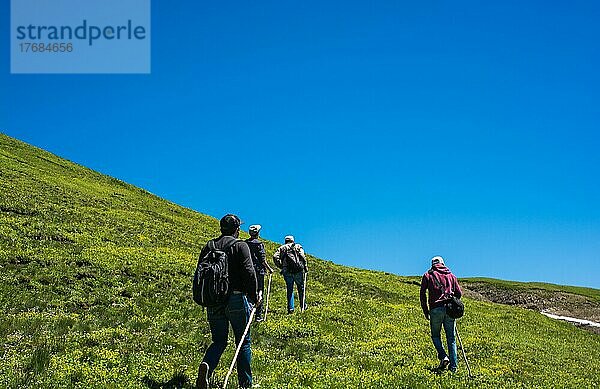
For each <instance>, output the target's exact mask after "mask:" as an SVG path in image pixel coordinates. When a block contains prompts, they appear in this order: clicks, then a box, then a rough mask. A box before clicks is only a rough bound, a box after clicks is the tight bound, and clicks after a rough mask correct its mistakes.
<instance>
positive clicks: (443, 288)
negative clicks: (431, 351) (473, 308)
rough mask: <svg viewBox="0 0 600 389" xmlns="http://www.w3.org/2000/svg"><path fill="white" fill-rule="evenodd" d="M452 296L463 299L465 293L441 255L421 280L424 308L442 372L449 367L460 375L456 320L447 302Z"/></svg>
mask: <svg viewBox="0 0 600 389" xmlns="http://www.w3.org/2000/svg"><path fill="white" fill-rule="evenodd" d="M426 292H428V293H429V299H428V298H427V296H426ZM450 295H454V296H456V297H458V298H460V297H461V296H462V290H461V289H460V285H459V284H458V280H457V279H456V277H455V276H454V274H452V273H451V272H450V269H448V268H447V267H446V265H445V264H444V259H443V258H442V257H440V256H435V257H433V258H431V269H429V270H428V271H427V272H426V273H425V274H423V278H422V279H421V296H420V298H421V308H422V309H423V314H424V315H425V319H427V320H429V325H430V328H431V339H432V340H433V345H434V346H435V349H436V350H437V355H438V359H439V360H440V365H439V366H438V370H440V371H441V370H444V369H445V368H446V367H448V365H449V366H450V367H449V368H450V371H452V372H456V370H457V369H458V358H457V354H456V338H455V336H456V327H455V322H454V319H453V318H451V317H450V316H448V315H447V314H446V307H445V302H446V300H447V298H448V296H450ZM428 303H429V308H428ZM442 326H444V332H445V333H446V342H447V346H448V353H449V354H450V355H448V354H447V353H446V350H444V346H443V345H442V338H441V336H440V334H441V330H442Z"/></svg>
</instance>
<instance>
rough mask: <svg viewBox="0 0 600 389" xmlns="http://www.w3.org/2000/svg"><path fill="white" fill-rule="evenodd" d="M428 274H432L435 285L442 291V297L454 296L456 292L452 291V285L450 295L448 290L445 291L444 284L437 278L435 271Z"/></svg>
mask: <svg viewBox="0 0 600 389" xmlns="http://www.w3.org/2000/svg"><path fill="white" fill-rule="evenodd" d="M428 273H429V274H431V277H432V278H433V282H435V285H436V286H437V287H438V288H440V289H441V290H442V296H450V297H452V296H454V292H453V291H452V285H450V294H448V293H446V290H445V289H444V286H443V285H442V283H441V282H440V281H439V280H438V279H437V277H436V276H435V272H434V271H433V270H429V272H428Z"/></svg>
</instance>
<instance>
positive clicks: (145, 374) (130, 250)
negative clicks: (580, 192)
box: [0, 135, 600, 388]
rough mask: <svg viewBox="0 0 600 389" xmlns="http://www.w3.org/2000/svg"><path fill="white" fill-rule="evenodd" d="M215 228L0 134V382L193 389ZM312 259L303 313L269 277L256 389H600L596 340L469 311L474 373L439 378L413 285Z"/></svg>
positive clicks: (475, 305) (515, 317) (526, 317)
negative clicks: (204, 264)
mask: <svg viewBox="0 0 600 389" xmlns="http://www.w3.org/2000/svg"><path fill="white" fill-rule="evenodd" d="M217 225H218V223H217V221H216V220H215V219H213V218H211V217H208V216H205V215H202V214H199V213H197V212H194V211H192V210H190V209H186V208H183V207H180V206H178V205H176V204H173V203H171V202H168V201H165V200H163V199H160V198H158V197H156V196H154V195H152V194H150V193H148V192H146V191H144V190H141V189H139V188H135V187H133V186H131V185H128V184H126V183H123V182H121V181H119V180H116V179H113V178H110V177H106V176H103V175H101V174H98V173H96V172H94V171H91V170H89V169H86V168H83V167H81V166H78V165H76V164H73V163H71V162H68V161H65V160H64V159H61V158H58V157H56V156H54V155H52V154H49V153H47V152H44V151H42V150H39V149H36V148H33V147H31V146H28V145H26V144H24V143H21V142H19V141H16V140H14V139H12V138H9V137H6V136H4V135H0V307H1V309H2V312H3V315H2V316H0V339H3V341H2V343H1V344H0V354H1V355H2V356H3V357H2V358H1V359H0V387H8V388H23V387H31V388H39V387H49V388H50V387H61V388H62V387H64V388H104V387H112V388H148V387H150V388H159V387H179V386H183V387H190V385H191V382H193V380H194V378H195V374H196V368H197V365H198V364H199V362H200V360H201V358H202V355H203V352H204V350H205V349H206V347H207V346H208V344H209V342H210V338H209V332H208V328H207V323H206V320H205V313H204V311H203V310H202V308H200V307H198V306H196V305H195V304H194V303H193V301H192V299H191V290H190V286H191V276H192V272H193V269H194V266H195V263H196V257H197V255H198V253H199V252H200V249H201V248H202V246H203V244H204V243H205V242H206V241H207V240H208V239H210V238H212V237H213V236H215V235H217ZM266 246H267V251H268V253H269V255H270V254H272V253H273V251H274V250H275V248H276V244H275V243H272V242H267V245H266ZM309 260H310V261H311V273H310V274H309V281H308V282H309V290H308V301H309V304H310V309H309V310H307V311H306V312H305V313H304V314H302V315H299V314H297V315H293V316H288V315H286V314H285V311H286V310H285V290H284V283H283V280H282V278H281V276H279V275H275V276H274V279H273V291H272V299H271V305H270V311H269V312H270V313H269V319H268V321H267V322H265V323H262V324H260V325H255V326H253V329H252V331H253V333H252V336H253V361H252V363H253V369H254V375H255V380H256V382H257V383H259V384H260V385H261V388H296V387H303V388H415V387H422V388H429V387H433V388H442V387H443V388H462V387H469V388H481V387H484V388H491V387H508V388H522V387H532V388H539V387H572V388H593V387H598V386H600V376H599V375H598V371H599V370H600V362H599V359H598V350H600V337H599V336H598V335H595V334H592V333H589V332H586V331H583V330H581V329H578V328H576V327H574V326H571V325H570V324H567V323H562V322H557V321H553V320H551V319H548V318H546V317H544V316H542V315H540V314H537V313H535V312H532V311H527V310H524V309H520V308H515V307H508V306H501V305H497V304H492V303H486V302H479V301H473V300H467V301H466V305H467V309H468V314H467V316H466V317H465V318H464V319H462V320H461V321H460V324H459V330H460V333H461V336H462V338H463V342H464V345H465V349H466V352H467V354H468V356H469V361H470V363H471V366H472V369H473V372H474V374H475V378H473V379H469V378H468V376H467V374H466V370H465V368H464V363H462V364H461V370H460V371H459V373H458V374H455V375H450V374H445V375H441V376H438V375H435V374H433V373H432V372H431V371H430V369H431V368H432V367H433V366H435V365H436V360H435V354H434V350H433V346H432V345H431V341H430V339H429V335H428V324H427V322H426V321H425V320H424V319H423V318H422V314H421V311H420V307H419V302H418V293H419V287H418V285H416V283H415V281H414V278H411V277H400V276H395V275H390V274H386V273H382V272H374V271H367V270H360V269H354V268H348V267H343V266H339V265H336V264H333V263H331V262H327V261H322V260H318V259H316V258H313V257H309ZM482 282H501V281H496V280H482ZM502 282H503V281H502ZM507 285H508V286H510V285H509V283H507ZM536 287H537V286H536ZM572 290H574V289H572ZM586 293H588V292H586ZM589 293H591V294H593V295H594V296H597V293H598V291H595V290H590V291H589ZM232 355H233V347H229V348H228V350H227V351H226V353H225V355H224V356H223V359H222V363H221V365H220V366H219V369H218V370H217V371H216V374H215V378H216V381H217V382H222V380H223V379H224V375H225V372H226V368H227V365H228V363H229V361H230V359H231V357H232ZM234 381H235V380H234ZM232 387H233V385H232Z"/></svg>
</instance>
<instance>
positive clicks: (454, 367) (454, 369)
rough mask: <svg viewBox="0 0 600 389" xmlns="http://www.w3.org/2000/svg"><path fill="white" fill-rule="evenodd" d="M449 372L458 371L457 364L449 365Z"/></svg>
mask: <svg viewBox="0 0 600 389" xmlns="http://www.w3.org/2000/svg"><path fill="white" fill-rule="evenodd" d="M448 370H449V371H450V372H451V373H456V372H457V371H458V366H450V368H449V369H448Z"/></svg>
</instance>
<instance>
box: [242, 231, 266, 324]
mask: <svg viewBox="0 0 600 389" xmlns="http://www.w3.org/2000/svg"><path fill="white" fill-rule="evenodd" d="M261 229H262V226H261V225H260V224H253V225H251V226H250V229H249V230H248V232H249V233H250V238H248V239H246V243H247V244H248V247H249V248H250V254H251V256H252V263H253V264H254V272H255V273H256V281H257V284H258V291H259V292H262V295H263V296H264V294H265V292H264V291H265V271H268V272H269V273H270V274H273V268H272V267H271V266H269V264H268V263H267V254H266V252H265V245H264V244H263V242H261V241H260V239H258V236H259V234H260V230H261ZM263 309H264V307H263V303H262V302H261V303H260V305H258V306H257V307H256V321H257V322H261V321H263Z"/></svg>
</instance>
